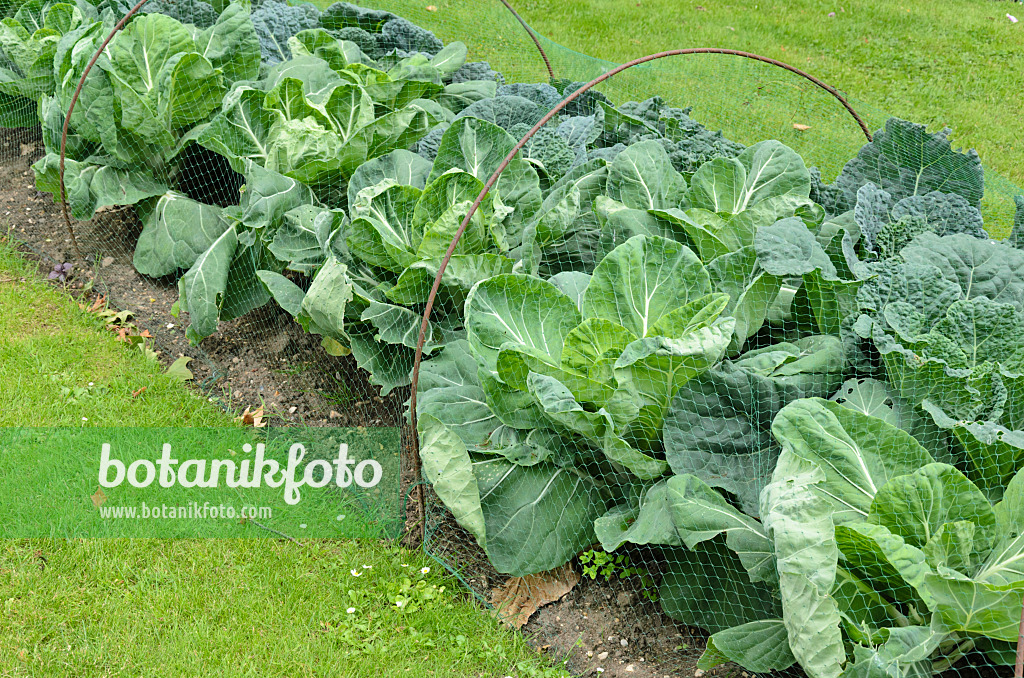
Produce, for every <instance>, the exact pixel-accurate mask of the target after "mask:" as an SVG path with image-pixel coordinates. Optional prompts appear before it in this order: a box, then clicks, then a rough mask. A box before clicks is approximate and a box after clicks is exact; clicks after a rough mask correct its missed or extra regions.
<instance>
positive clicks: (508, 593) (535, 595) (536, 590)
mask: <svg viewBox="0 0 1024 678" xmlns="http://www.w3.org/2000/svg"><path fill="white" fill-rule="evenodd" d="M579 582H580V575H579V573H578V572H576V570H574V569H572V566H570V565H569V564H568V563H566V564H565V565H562V566H561V567H556V568H555V569H553V570H548V571H547V572H541V573H540V574H528V575H526V576H525V577H511V578H509V579H508V581H506V582H505V583H504V584H503V585H502V586H501V587H499V588H496V589H494V590H492V591H491V605H493V606H494V607H495V608H496V614H497V615H498V617H499V618H500V619H501V620H502V621H503V622H505V623H506V624H508V625H509V626H512V627H514V628H517V629H521V628H523V627H524V626H526V622H527V621H529V619H530V615H532V614H533V613H534V612H536V611H537V610H539V609H540V608H542V607H544V606H545V605H547V604H548V603H553V602H555V601H556V600H558V599H560V598H561V597H562V596H564V595H565V594H567V593H569V591H572V590H573V588H575V586H576V584H578V583H579Z"/></svg>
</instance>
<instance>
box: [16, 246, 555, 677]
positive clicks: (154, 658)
mask: <svg viewBox="0 0 1024 678" xmlns="http://www.w3.org/2000/svg"><path fill="white" fill-rule="evenodd" d="M142 387H145V389H146V390H145V391H143V392H141V393H139V395H138V396H135V397H133V396H132V393H135V392H137V391H139V389H141V388H142ZM64 389H67V391H64ZM76 389H77V390H76ZM25 425H31V426H52V425H65V426H91V425H106V426H115V425H134V426H230V425H234V424H233V422H232V419H231V417H230V416H229V415H227V414H225V413H224V412H223V411H222V410H221V409H220V408H219V407H218V406H216V405H215V404H211V403H210V402H208V401H207V400H206V399H202V398H198V397H196V396H194V395H193V394H192V393H191V392H190V391H189V390H188V389H186V388H185V387H183V386H182V385H181V384H180V383H179V382H175V381H174V380H172V379H171V378H169V377H168V376H167V375H165V374H163V368H162V367H161V366H160V364H159V363H156V362H153V361H150V360H147V359H146V358H145V357H144V356H143V355H142V353H141V352H140V351H138V350H135V349H129V348H127V347H126V346H125V345H124V344H123V343H120V342H118V341H116V338H115V335H114V334H113V333H111V332H109V331H107V330H105V329H103V323H102V322H101V321H100V320H98V319H97V317H96V316H95V314H90V313H86V312H85V311H82V310H81V309H80V308H79V307H78V304H77V303H76V302H75V301H74V300H73V299H71V298H70V297H69V296H67V295H66V294H64V293H63V292H62V291H61V290H59V289H58V288H57V287H56V286H55V285H53V284H50V283H47V282H45V281H42V280H40V279H39V278H38V277H37V275H36V270H35V266H34V265H33V264H30V263H29V262H27V261H25V260H24V259H22V258H21V257H19V256H18V255H17V254H16V253H15V252H14V251H13V250H12V249H10V247H8V246H7V245H5V244H4V243H3V240H2V237H0V426H25ZM0 453H2V450H0ZM3 501H4V499H3V496H2V494H0V503H2V502H3ZM421 568H431V569H430V570H429V571H426V572H424V571H421ZM352 571H355V572H356V573H357V575H353V574H352ZM399 603H401V604H400V605H399ZM350 609H351V610H352V611H351V612H349V610H350ZM384 667H386V673H385V668H384ZM198 675H218V676H347V677H352V678H363V677H365V676H373V675H389V676H403V675H408V676H506V675H515V676H538V677H543V676H552V677H554V676H564V675H565V673H564V672H563V671H558V670H555V669H553V668H551V663H550V661H549V660H548V659H547V658H545V657H542V656H540V655H537V654H536V653H535V652H534V651H533V650H532V649H531V648H529V647H528V646H527V645H526V643H525V641H524V640H523V639H522V637H521V636H519V635H517V634H513V633H511V632H509V631H506V630H504V629H503V628H501V627H500V626H499V625H498V623H497V622H496V621H495V620H494V619H493V618H492V617H490V616H489V615H488V614H487V613H486V612H484V611H483V610H481V609H480V608H479V607H478V606H477V605H476V604H475V603H474V602H472V601H469V600H467V599H466V597H465V595H464V594H463V593H462V592H461V590H460V589H459V588H458V584H457V583H456V582H455V581H454V580H453V579H451V578H449V577H447V576H445V575H444V573H443V572H442V571H441V568H440V567H438V566H437V564H436V563H434V562H433V561H431V560H430V559H428V558H427V557H426V556H424V555H423V554H422V553H420V552H410V551H407V550H404V549H400V548H397V547H393V546H390V545H387V544H382V543H380V542H373V541H359V542H357V541H351V540H335V541H309V542H306V543H305V545H304V546H299V545H297V544H295V543H293V542H289V541H281V540H278V539H276V538H275V539H234V540H229V539H221V540H217V539H204V540H158V539H110V540H101V539H92V540H70V541H65V540H41V539H33V540H28V539H23V540H2V541H0V676H5V677H6V676H12V677H13V676H75V677H76V678H78V677H81V676H173V677H177V676H198Z"/></svg>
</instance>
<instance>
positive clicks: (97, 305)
mask: <svg viewBox="0 0 1024 678" xmlns="http://www.w3.org/2000/svg"><path fill="white" fill-rule="evenodd" d="M105 303H107V298H106V296H104V295H102V294H101V295H99V296H98V297H96V301H94V302H92V306H90V307H89V313H95V312H96V311H98V310H100V309H101V308H103V304H105Z"/></svg>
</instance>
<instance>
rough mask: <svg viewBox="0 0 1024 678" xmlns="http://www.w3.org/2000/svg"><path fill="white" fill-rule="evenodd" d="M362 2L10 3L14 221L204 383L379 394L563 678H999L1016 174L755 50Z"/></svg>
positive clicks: (458, 560)
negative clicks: (558, 33) (623, 65)
mask: <svg viewBox="0 0 1024 678" xmlns="http://www.w3.org/2000/svg"><path fill="white" fill-rule="evenodd" d="M364 4H366V5H369V6H365V7H357V6H354V5H351V4H348V3H335V4H333V5H329V6H327V5H326V4H325V5H322V6H314V5H312V4H287V3H284V2H279V1H277V0H263V2H260V3H253V4H252V5H250V4H249V3H247V2H239V1H235V2H225V1H224V0H218V1H217V2H214V3H212V4H208V3H206V2H204V1H203V0H188V1H187V2H185V1H174V0H150V1H149V2H146V3H144V4H142V6H141V9H139V11H138V12H137V14H135V15H134V16H132V17H131V18H130V20H128V21H127V22H126V23H125V25H124V26H123V28H122V29H121V30H119V31H116V32H114V28H115V25H116V24H117V23H118V22H119V21H120V20H121V19H122V18H123V17H125V16H126V15H128V13H129V12H130V10H131V9H132V7H131V6H130V5H128V4H126V3H124V2H122V1H121V0H102V2H99V3H93V2H92V0H76V2H66V3H55V2H50V1H45V2H44V1H43V0H29V1H28V2H25V3H20V2H11V3H8V4H7V5H6V6H5V9H4V15H5V16H6V17H7V18H6V19H5V20H4V21H3V22H2V23H0V48H2V54H3V58H2V60H0V61H2V63H0V97H2V99H0V122H2V123H3V126H4V129H3V130H2V136H0V138H2V139H3V144H2V153H3V163H2V165H0V197H2V199H3V204H4V205H6V207H3V209H4V211H5V215H4V216H5V218H6V220H7V223H8V227H9V229H10V230H11V233H12V234H13V235H14V236H15V237H16V238H18V239H20V240H21V241H23V242H24V243H25V244H26V245H27V246H29V247H31V248H33V249H34V250H36V252H37V253H39V254H40V255H41V256H42V257H43V258H44V259H47V260H49V262H50V263H52V264H54V265H55V266H57V267H59V268H60V270H61V271H62V275H65V277H67V278H68V279H69V283H68V284H71V285H76V284H77V285H79V286H83V287H84V286H86V285H88V286H89V287H91V289H92V290H94V292H98V293H101V294H103V295H104V296H105V298H106V299H107V300H108V301H109V303H111V304H113V305H114V306H116V307H117V308H120V309H130V310H131V311H132V312H133V313H134V314H135V319H136V322H137V323H138V327H139V328H145V329H146V332H145V336H142V337H140V339H142V345H143V346H148V347H150V350H153V349H158V350H159V351H160V352H162V353H163V354H164V355H166V356H168V357H171V358H174V357H176V356H178V355H189V356H193V357H194V358H196V364H197V365H199V367H197V368H196V369H195V370H194V372H195V374H196V376H197V377H198V378H199V380H200V381H201V383H202V385H203V387H204V388H205V389H206V390H207V392H208V393H209V394H210V397H217V398H219V399H221V401H222V402H224V403H225V405H226V406H228V407H231V408H233V409H234V408H237V409H239V410H241V409H242V408H243V407H256V406H257V405H260V406H262V407H263V408H264V409H265V412H266V414H267V416H268V417H273V418H276V419H277V420H279V421H301V422H304V423H307V424H318V425H338V426H378V425H390V426H404V427H405V429H404V430H405V433H404V436H403V449H402V451H401V452H402V458H403V461H404V465H403V479H404V481H405V485H406V487H407V490H408V494H409V496H410V497H411V498H412V499H413V500H414V501H412V502H410V517H409V520H408V525H409V527H410V530H411V531H412V532H415V531H416V527H417V525H418V524H422V525H423V532H422V540H423V546H424V548H425V549H426V550H427V552H428V553H430V554H432V555H433V556H434V557H435V558H436V559H437V560H438V561H440V562H441V563H443V564H444V565H445V566H446V567H447V568H449V569H450V570H451V571H452V572H453V573H455V574H457V575H458V576H459V577H460V578H461V579H462V581H463V582H465V583H466V585H467V586H469V587H470V588H471V589H472V590H473V591H474V592H475V593H476V594H477V595H479V596H480V597H481V598H482V599H483V600H484V601H486V602H487V603H489V604H492V605H493V606H494V608H495V610H496V611H497V612H498V614H501V615H502V616H503V617H504V618H505V619H507V620H508V621H509V622H510V623H511V624H513V625H515V626H517V627H520V628H523V629H525V632H526V633H528V634H529V635H530V637H532V638H533V639H534V640H535V641H536V642H537V643H538V645H540V646H543V647H545V648H550V650H551V652H552V653H553V654H556V655H557V656H564V657H567V658H568V663H569V666H570V667H571V669H572V671H573V672H574V673H576V674H580V675H597V674H602V675H605V676H616V675H622V676H626V675H640V676H643V675H647V676H669V675H672V676H675V675H701V673H700V672H707V673H709V674H720V675H737V676H738V675H744V676H749V675H752V674H758V675H769V674H773V673H780V674H786V675H793V676H800V675H807V676H809V677H811V678H837V677H839V676H844V677H847V678H855V677H856V678H876V677H878V678H882V677H886V678H889V677H891V678H910V677H915V678H916V677H923V676H933V675H942V676H957V677H958V678H959V677H963V678H968V677H972V676H1004V677H1005V676H1010V675H1012V673H1013V664H1014V659H1015V652H1016V647H1017V641H1018V637H1019V628H1020V625H1021V614H1022V610H1021V600H1022V595H1024V473H1022V472H1021V470H1022V468H1024V249H1021V248H1024V198H1022V197H1020V196H1021V194H1022V193H1024V192H1022V191H1021V189H1019V188H1017V187H1015V186H1014V185H1013V184H1012V182H1010V181H1008V180H1007V179H1005V178H1003V177H1000V176H998V175H997V174H995V173H993V172H991V171H989V170H988V169H986V168H985V167H984V166H983V164H982V161H981V159H980V158H979V156H978V154H977V153H975V152H974V151H964V150H960V149H957V148H954V147H953V145H952V143H951V140H950V132H949V130H929V129H927V128H926V127H924V126H922V125H918V124H914V123H913V122H909V121H904V120H900V119H896V118H890V117H889V116H886V115H885V114H884V113H882V112H880V111H877V110H875V109H872V108H871V107H870V106H867V105H865V104H862V103H861V102H856V101H850V100H844V99H842V97H841V96H836V94H837V93H835V92H830V91H829V90H828V88H827V87H822V86H821V85H820V84H816V83H815V82H813V81H812V80H811V79H808V78H807V77H804V76H803V75H802V74H800V73H799V72H795V71H794V70H793V69H787V68H786V67H780V65H779V64H777V63H769V62H768V61H766V60H757V59H755V58H748V57H745V56H741V55H736V54H722V53H718V54H712V53H704V54H685V55H684V54H678V55H674V56H666V57H665V58H660V59H657V60H650V61H647V62H645V63H639V64H637V65H635V66H632V67H630V68H628V69H625V70H623V71H622V72H621V73H618V74H616V75H614V77H610V78H608V79H606V80H604V81H602V82H600V83H599V84H598V85H597V86H595V87H590V88H587V87H585V83H587V82H588V81H591V80H593V79H595V78H598V77H599V76H601V75H602V74H605V73H607V72H608V71H610V70H612V69H613V68H616V66H617V65H616V64H613V63H610V62H606V61H602V60H600V59H597V58H593V57H589V56H586V55H583V54H579V53H577V52H574V51H572V50H569V49H566V48H564V47H561V46H559V45H558V44H555V43H554V42H552V41H551V40H548V39H546V38H544V37H543V36H535V35H531V33H530V31H529V30H528V29H527V28H526V27H525V24H522V25H521V24H520V23H519V21H518V20H517V17H516V16H515V15H514V14H513V13H511V12H510V11H509V9H508V8H507V7H505V6H504V5H503V3H499V2H488V3H461V4H454V5H453V6H452V7H447V6H446V11H437V8H435V7H424V6H421V5H420V4H419V3H410V2H379V3H375V2H370V3H364ZM111 35H113V37H112V38H111V39H110V40H109V43H106V45H105V46H104V42H105V41H106V40H107V39H108V37H109V36H111ZM534 39H536V44H535V42H534ZM665 47H666V49H668V48H680V47H686V46H685V45H666V46H665ZM101 48H102V49H101ZM541 52H543V58H542V54H541ZM636 56H637V57H640V56H642V55H640V54H638V55H636ZM94 57H95V63H94V64H91V62H92V60H93V59H94ZM549 69H550V70H549ZM86 71H88V74H87V75H85V77H84V78H83V75H84V74H85V73H86ZM73 101H74V102H75V105H74V108H73V110H72V112H71V113H70V117H68V116H69V114H68V111H69V109H70V108H71V105H72V102H73ZM847 101H849V104H848V105H847V104H846V102H847ZM849 109H852V110H853V111H855V112H856V114H859V116H860V117H861V118H862V119H863V120H864V123H865V125H864V127H866V129H865V128H862V126H861V124H859V122H858V119H857V116H856V115H853V114H851V110H849ZM541 123H543V124H541ZM866 132H870V134H866ZM514 151H515V152H514ZM62 177H63V179H62ZM62 191H63V192H64V194H66V200H65V202H64V205H65V206H66V211H67V212H66V213H67V215H68V216H69V219H68V225H67V226H66V225H65V223H64V214H65V213H64V211H63V209H62V205H61V204H60V198H61V196H62ZM55 199H56V202H55ZM68 264H70V266H67V265H68ZM414 368H415V369H414ZM414 373H415V374H414ZM413 387H415V392H414V393H413V392H411V389H412V388H413ZM411 396H414V400H415V408H414V410H415V412H411V411H410V401H411ZM413 414H415V416H413ZM414 426H415V428H414ZM397 453H398V450H396V454H397ZM421 521H422V522H421ZM453 671H455V669H453Z"/></svg>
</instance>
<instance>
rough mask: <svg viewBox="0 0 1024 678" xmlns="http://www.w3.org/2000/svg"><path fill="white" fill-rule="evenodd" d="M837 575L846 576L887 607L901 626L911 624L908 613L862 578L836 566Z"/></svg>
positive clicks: (862, 590) (887, 610) (890, 614)
mask: <svg viewBox="0 0 1024 678" xmlns="http://www.w3.org/2000/svg"><path fill="white" fill-rule="evenodd" d="M836 575H838V576H842V577H846V578H847V579H848V580H849V581H850V582H852V583H853V585H854V586H856V587H857V588H858V589H859V590H860V591H861V592H863V593H864V594H865V595H867V596H868V597H870V598H871V599H873V600H874V601H875V602H876V603H878V604H879V605H881V606H882V607H884V608H885V611H886V612H888V613H889V616H890V617H892V618H893V619H894V620H896V623H897V624H899V625H900V626H910V625H911V624H910V620H909V619H907V617H906V615H904V614H903V613H902V612H900V611H899V610H897V609H896V606H895V605H893V604H892V603H890V602H889V601H888V600H886V599H885V598H883V597H882V596H881V595H879V593H878V591H875V590H874V589H873V588H871V587H870V586H868V585H867V584H865V583H864V582H863V581H861V580H860V578H858V577H855V576H853V575H852V574H850V572H849V571H848V570H845V569H844V568H841V567H838V568H836Z"/></svg>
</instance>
